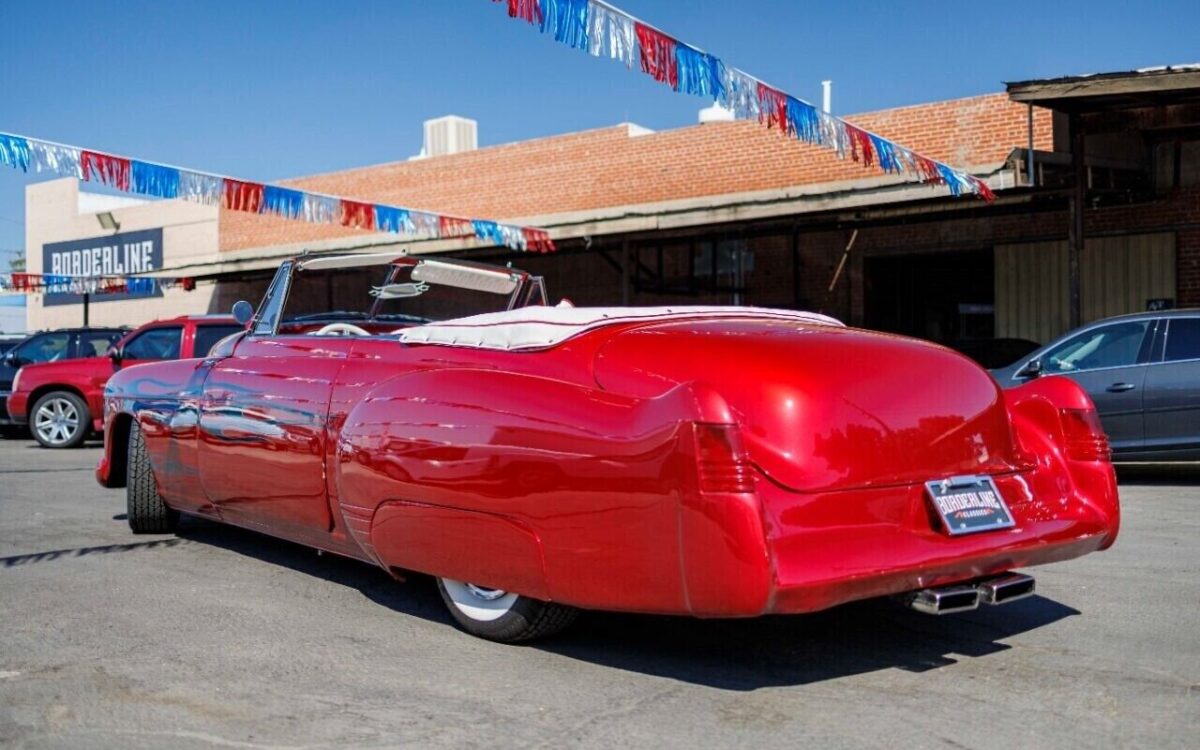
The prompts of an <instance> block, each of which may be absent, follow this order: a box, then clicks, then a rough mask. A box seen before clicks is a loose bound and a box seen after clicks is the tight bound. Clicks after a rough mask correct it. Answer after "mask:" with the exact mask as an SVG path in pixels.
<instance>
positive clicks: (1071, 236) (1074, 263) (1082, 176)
mask: <svg viewBox="0 0 1200 750" xmlns="http://www.w3.org/2000/svg"><path fill="white" fill-rule="evenodd" d="M1070 125H1071V128H1070V129H1071V166H1072V169H1073V172H1074V175H1075V179H1074V184H1073V185H1072V188H1073V189H1072V191H1071V201H1070V219H1071V225H1070V227H1069V228H1068V231H1067V279H1068V288H1069V292H1068V307H1069V312H1070V316H1071V320H1070V323H1071V329H1072V330H1073V329H1075V328H1078V327H1079V326H1081V325H1083V306H1082V303H1081V301H1080V292H1079V259H1080V257H1082V255H1083V248H1084V241H1085V238H1084V232H1083V212H1084V211H1085V210H1087V188H1088V185H1087V165H1085V164H1084V156H1085V154H1084V132H1083V123H1081V122H1080V120H1079V117H1078V115H1072V116H1071V120H1070Z"/></svg>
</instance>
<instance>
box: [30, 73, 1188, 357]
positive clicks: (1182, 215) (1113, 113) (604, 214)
mask: <svg viewBox="0 0 1200 750" xmlns="http://www.w3.org/2000/svg"><path fill="white" fill-rule="evenodd" d="M1198 76H1200V71H1198V70H1196V69H1192V68H1186V69H1164V70H1161V71H1149V72H1138V73H1129V74H1117V75H1113V76H1103V77H1089V78H1088V79H1086V80H1087V81H1089V82H1091V83H1093V84H1094V83H1097V82H1101V81H1102V82H1103V84H1104V85H1102V86H1100V87H1099V88H1096V87H1092V88H1091V89H1090V90H1091V92H1092V96H1091V97H1090V98H1087V99H1086V100H1085V99H1078V98H1077V97H1075V98H1073V97H1070V96H1067V97H1065V98H1066V99H1071V101H1069V102H1065V103H1064V96H1062V93H1061V92H1062V91H1067V90H1069V89H1071V88H1072V87H1073V86H1074V87H1078V86H1079V81H1080V80H1084V79H1069V80H1068V81H1067V82H1062V87H1061V89H1057V90H1056V89H1054V88H1053V86H1054V82H1045V81H1043V82H1027V83H1024V84H1013V85H1011V86H1010V90H1009V92H1007V93H998V94H991V95H986V96H979V97H972V98H967V99H959V100H954V101H947V102H936V103H933V104H925V105H918V106H912V107H903V108H899V109H893V110H887V111H883V112H875V113H867V114H861V115H854V116H849V117H848V118H847V119H849V120H851V121H852V122H855V123H856V124H859V125H860V126H863V127H866V128H868V129H871V130H874V131H877V132H879V133H882V134H884V135H887V136H889V137H891V138H893V139H895V140H896V141H898V142H900V143H903V144H905V145H907V146H909V147H911V148H913V149H915V150H918V151H920V152H922V153H924V154H926V155H928V156H931V157H933V158H936V159H941V160H944V161H946V162H948V163H950V164H953V165H955V166H958V167H963V168H965V169H967V170H968V171H970V172H972V173H974V174H976V175H979V176H981V177H983V178H984V179H986V180H987V181H988V183H989V184H990V185H991V187H992V188H993V190H995V191H996V193H997V195H998V198H997V200H996V201H995V202H994V203H991V204H985V203H983V202H981V201H978V200H975V199H970V198H968V199H953V198H950V197H949V196H948V195H947V194H946V191H945V189H944V188H936V187H928V186H922V185H913V184H911V183H907V182H904V181H902V180H899V179H897V178H895V177H893V176H887V175H881V174H880V173H879V172H877V171H876V170H874V169H871V168H865V167H863V166H862V165H859V164H855V163H853V162H842V161H838V160H837V159H836V158H835V157H834V156H833V155H831V154H830V153H829V152H827V151H825V150H824V149H820V148H817V147H813V146H809V145H807V144H803V143H799V142H796V141H792V140H788V139H786V138H784V137H782V136H781V135H780V134H779V133H777V132H772V131H767V130H765V129H764V128H762V127H761V126H759V125H757V124H755V123H745V122H707V123H703V124H699V125H695V126H691V127H686V128H680V129H677V130H670V131H665V132H651V131H648V130H645V129H643V128H639V127H637V126H634V125H629V124H624V125H619V126H615V127H610V128H602V129H598V130H592V131H586V132H580V133H571V134H567V135H561V136H555V137H550V138H542V139H537V140H532V141H524V142H520V143H512V144H505V145H499V146H492V147H488V148H483V149H476V150H471V151H467V152H462V153H452V154H446V155H438V156H432V157H429V158H423V159H417V160H408V161H400V162H394V163H389V164H381V165H377V166H371V167H364V168H359V169H350V170H346V171H341V172H335V173H330V174H324V175H314V176H310V177H304V178H299V179H296V180H292V181H290V182H289V184H292V185H295V186H299V187H303V188H306V189H309V190H315V191H319V192H326V193H332V194H337V195H344V196H347V197H356V198H361V199H365V200H372V201H380V202H387V203H393V204H399V205H407V206H412V207H415V208H426V209H430V210H437V211H445V212H450V213H456V214H462V215H471V216H486V217H489V218H496V219H500V220H504V221H513V222H519V223H526V224H533V225H538V226H543V227H546V228H548V229H549V230H550V231H551V234H552V236H554V238H555V239H556V241H557V242H558V245H559V248H560V250H559V252H558V253H555V254H553V255H550V256H528V255H521V256H519V257H518V256H514V255H513V254H511V253H509V252H507V251H504V250H499V249H495V248H481V247H470V248H468V249H464V245H463V244H462V243H461V242H454V243H451V242H405V243H397V241H396V238H395V237H394V236H387V235H377V234H368V233H356V232H353V231H352V230H347V229H343V228H340V227H325V226H313V225H307V224H301V223H296V222H289V221H285V220H282V219H277V218H272V217H261V216H252V215H246V214H241V213H236V212H225V211H219V212H217V211H213V212H212V215H205V216H198V215H197V216H192V217H190V221H191V224H190V225H189V226H193V227H194V226H196V225H197V223H204V222H211V223H212V226H213V228H215V232H214V233H213V234H215V238H216V239H215V243H213V244H212V245H211V246H208V247H207V248H206V249H203V250H197V249H196V248H195V247H189V249H188V254H187V256H186V257H184V256H183V255H178V256H177V255H176V254H174V253H173V252H171V249H170V248H169V247H167V248H166V249H165V251H164V256H163V257H164V261H163V269H162V270H163V271H164V272H170V273H172V274H176V275H191V276H195V277H197V278H199V279H201V280H202V284H201V286H200V287H199V289H198V290H197V291H196V292H191V293H188V294H190V295H191V296H188V297H186V298H184V297H179V296H178V295H176V297H177V299H176V300H175V303H176V304H177V305H184V306H186V307H188V308H191V307H203V308H204V309H205V310H212V311H216V310H223V309H227V308H228V305H229V304H230V303H231V302H232V301H233V300H234V299H237V298H240V297H245V298H250V299H255V298H257V296H258V295H259V294H261V291H262V289H263V286H264V285H265V282H266V279H267V278H268V276H269V273H270V269H272V268H273V267H274V266H275V265H276V263H277V262H278V260H279V259H280V258H282V257H286V256H289V255H292V254H295V253H298V252H300V251H301V250H305V249H307V250H313V251H320V250H332V249H366V248H379V247H393V246H395V247H400V246H404V247H407V248H408V249H409V250H410V251H411V252H451V253H465V254H467V255H470V256H472V257H481V258H489V257H490V258H494V259H497V260H504V261H507V260H512V261H513V262H514V263H515V264H517V265H520V266H521V267H523V268H526V269H527V270H530V271H534V272H537V273H541V274H543V275H545V276H546V278H547V281H548V284H549V288H550V290H551V294H552V296H554V297H555V298H557V297H560V296H565V297H569V298H571V299H572V300H573V301H574V302H576V304H614V303H626V304H657V303H663V302H674V303H676V304H687V303H698V304H702V303H713V302H721V303H736V304H755V305H768V306H781V307H798V308H805V309H820V310H823V311H825V312H827V313H830V314H833V315H836V316H838V317H841V318H843V319H845V320H847V321H849V322H852V323H855V324H860V325H867V326H870V327H875V328H882V329H887V330H895V331H898V332H903V333H910V334H915V335H919V336H924V337H928V338H932V339H935V340H942V341H948V340H953V339H961V338H991V337H993V336H1008V337H1021V338H1031V339H1035V340H1038V341H1044V340H1046V339H1048V338H1050V337H1051V336H1053V335H1056V334H1058V333H1061V332H1062V331H1064V330H1066V329H1067V328H1069V327H1070V326H1071V323H1072V320H1073V318H1076V319H1078V320H1083V321H1086V320H1090V319H1094V318H1098V317H1103V316H1105V315H1111V314H1116V313H1120V312H1127V311H1132V310H1138V309H1144V308H1145V306H1146V305H1147V304H1148V303H1152V304H1173V305H1177V306H1184V305H1200V116H1197V115H1196V107H1197V106H1198V105H1197V97H1198V94H1200V81H1197V77H1198ZM1106 87H1107V88H1106ZM1113 87H1117V88H1119V89H1121V92H1120V93H1119V94H1114V93H1113V92H1112V91H1111V89H1112V88H1113ZM1142 89H1145V90H1142ZM1056 92H1057V93H1056ZM1131 92H1132V93H1131ZM1114 97H1115V98H1114ZM1122 97H1123V98H1122ZM1080 133H1084V135H1082V136H1079V134H1080ZM1080 141H1082V143H1080ZM1080 146H1082V150H1081V151H1080V150H1079V148H1078V147H1080ZM1073 149H1074V150H1073ZM1080 154H1081V155H1082V158H1081V159H1079V165H1080V168H1079V169H1076V168H1075V165H1074V164H1073V161H1072V158H1073V156H1075V155H1080ZM1077 179H1079V180H1081V181H1082V183H1081V184H1083V185H1084V191H1083V193H1082V197H1081V195H1080V193H1079V192H1078V191H1076V190H1075V187H1074V185H1075V181H1076V180H1077ZM38 187H39V186H33V187H31V191H33V190H35V189H37V188H38ZM33 200H34V195H33V194H32V193H31V196H30V201H31V202H32V201H33ZM165 203H170V202H157V203H151V204H147V205H142V206H134V207H131V208H128V209H121V211H129V212H137V211H142V212H143V214H144V215H143V216H141V217H140V218H138V219H137V226H139V227H141V226H144V225H145V223H146V222H149V223H151V224H152V223H153V219H152V218H149V215H150V214H151V213H152V212H155V211H160V210H163V208H164V204H165ZM1076 207H1079V210H1078V211H1076V210H1075V208H1076ZM29 210H30V211H35V210H36V207H35V206H33V205H31V206H30V208H29ZM115 213H118V214H119V213H120V211H117V212H115ZM118 218H119V217H118ZM27 223H31V225H34V224H36V225H37V226H45V225H46V222H43V221H35V222H27ZM191 231H192V232H193V233H194V232H195V231H196V230H194V229H193V230H191ZM193 236H194V235H193ZM47 239H48V238H47V237H40V238H39V241H42V242H44V241H47ZM72 239H73V238H72ZM31 240H32V238H31ZM35 244H36V243H35ZM32 246H33V245H31V247H32ZM847 248H849V251H848V252H847ZM30 255H31V259H34V258H36V257H37V254H36V253H31V254H30ZM839 269H840V270H839ZM30 270H34V271H36V270H38V269H37V268H33V267H31V269H30ZM206 280H207V281H215V282H216V283H215V284H213V285H205V284H204V283H203V282H204V281H206ZM111 304H112V305H113V307H105V306H96V307H95V309H94V311H93V322H138V321H133V320H121V321H115V320H114V321H108V320H107V316H109V315H113V316H120V315H122V314H126V315H127V314H128V313H126V312H124V311H123V310H122V309H120V308H123V307H124V306H123V305H119V303H111ZM30 308H31V311H30V320H31V324H32V323H33V322H34V318H35V316H36V315H37V314H38V312H37V308H38V306H37V305H36V304H31V306H30ZM198 311H199V310H198Z"/></svg>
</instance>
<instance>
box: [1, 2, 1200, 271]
mask: <svg viewBox="0 0 1200 750" xmlns="http://www.w3.org/2000/svg"><path fill="white" fill-rule="evenodd" d="M14 3H16V0H12V2H10V4H9V6H8V7H6V9H5V11H4V13H3V16H4V31H3V35H2V37H0V39H2V41H0V70H2V71H4V74H3V78H2V83H0V130H5V131H9V132H17V133H24V134H26V135H32V136H36V137H41V138H47V139H50V140H57V141H62V142H66V143H71V144H74V145H80V146H89V147H93V148H97V149H101V150H107V151H113V152H117V153H122V154H126V155H129V156H134V157H140V158H144V159H150V160H158V161H164V162H170V163H173V164H178V165H181V166H188V167H194V168H197V169H203V170H207V171H213V172H221V173H225V174H231V175H234V176H241V177H246V178H250V179H258V180H274V179H279V178H284V177H289V176H297V175H304V174H311V173H314V172H322V171H330V170H336V169H341V168H345V167H351V166H357V165H363V164H372V163H379V162H384V161H392V160H397V159H404V158H407V157H408V156H410V155H412V154H414V153H416V151H417V150H418V149H419V148H420V142H421V127H420V125H421V121H422V120H425V119H427V118H430V117H436V116H439V115H443V114H451V113H453V114H461V115H465V116H468V117H473V118H475V119H477V120H479V127H480V141H481V145H490V144H496V143H504V142H508V141H514V140H522V139H526V138H533V137H537V136H542V135H548V134H554V133H561V132H567V131H573V130H581V129H586V128H594V127H600V126H605V125H610V124H613V123H616V122H620V121H623V120H630V121H633V122H637V123H640V124H642V125H645V126H648V127H651V128H655V129H665V128H672V127H679V126H682V125H687V124H690V123H692V122H694V121H695V116H696V111H697V109H699V108H700V107H701V106H703V105H704V103H703V102H702V101H701V100H700V99H698V98H694V97H689V96H684V95H681V94H673V93H671V92H670V91H669V90H668V89H667V88H666V87H665V86H662V85H660V84H656V83H654V82H653V81H651V80H650V79H649V78H647V77H644V76H642V75H640V74H638V73H630V72H627V71H626V70H624V68H623V67H621V66H620V65H619V64H617V63H616V62H613V61H609V60H603V59H595V58H591V57H589V56H587V55H586V54H584V53H582V52H579V51H576V50H572V49H569V48H567V47H565V46H563V45H559V44H556V43H555V42H554V41H553V40H552V39H550V38H548V37H544V36H542V35H541V34H539V33H537V32H536V31H535V30H534V29H533V28H532V27H529V26H527V25H525V24H524V23H521V22H518V21H514V20H510V19H509V18H508V17H507V15H506V13H505V11H504V7H503V4H493V3H492V2H490V1H489V0H442V1H441V2H433V1H430V0H426V1H425V2H415V1H414V0H401V1H399V2H397V1H395V0H392V1H390V2H389V1H385V0H337V1H336V2H335V1H330V0H326V1H325V2H316V1H314V0H289V1H287V2H282V1H269V0H262V1H261V2H245V1H244V0H243V1H239V2H233V1H231V0H208V1H206V2H196V1H195V0H186V1H185V0H153V1H151V0H136V1H135V0H124V1H122V2H97V1H96V0H90V1H71V2H66V1H56V0H44V1H43V2H40V3H29V2H25V3H19V5H20V8H19V9H18V8H17V7H16V5H15V4H14ZM617 5H619V6H621V7H623V8H624V9H625V10H626V11H628V12H630V13H633V14H635V15H638V16H640V17H642V18H644V19H646V20H647V21H649V22H651V23H654V24H656V25H658V26H660V27H661V28H663V29H664V30H666V31H667V32H669V33H673V34H675V35H676V36H678V37H680V38H681V39H683V40H685V41H688V42H690V43H691V44H694V45H697V46H700V47H703V48H705V49H707V50H709V51H711V52H713V53H715V54H717V55H719V56H721V57H722V58H724V59H725V60H726V62H728V63H730V64H733V65H736V66H738V67H740V68H742V69H744V70H746V71H748V72H750V73H753V74H754V75H757V76H759V77H760V78H763V79H765V80H767V81H770V82H771V83H773V84H775V85H777V86H779V87H781V88H783V89H785V90H787V91H788V92H789V93H792V94H794V95H796V96H800V97H802V98H807V99H809V100H813V101H817V100H819V96H820V81H821V79H823V78H830V79H833V81H834V110H835V111H836V112H837V113H839V114H850V113H854V112H863V111H869V110H873V109H881V108H885V107H892V106H897V105H903V104H913V103H918V102H926V101H933V100H938V99H946V98H954V97H962V96H970V95H974V94H980V93H985V92H993V91H999V90H1002V82H1003V81H1013V80H1024V79H1029V78H1041V77H1051V76H1059V75H1071V74H1079V73H1089V72H1099V71H1116V70H1127V69H1133V68H1138V67H1145V66H1151V65H1162V64H1178V63H1190V62H1198V61H1200V40H1198V37H1197V30H1198V29H1200V2H1197V1H1196V0H1179V1H1178V2H1176V1H1174V0H1152V1H1151V2H1141V3H1130V2H1118V1H1116V0H1093V1H1092V2H1075V1H1071V2H1066V1H1060V0H1054V1H1052V2H1047V1H1046V0H1041V1H1039V2H1027V1H1025V0H1020V1H1018V2H994V3H987V2H984V3H971V2H961V1H960V2H918V1H915V0H914V1H913V2H907V3H899V2H894V3H893V2H852V1H851V0H842V1H841V2H818V1H816V0H812V1H806V2H798V1H795V0H772V1H771V2H767V1H766V0H737V1H736V2H710V1H706V0H691V1H690V2H685V1H684V0H675V1H674V2H667V0H618V2H617ZM27 179H28V178H25V177H23V176H22V175H20V174H19V173H16V172H15V171H12V170H8V169H4V170H3V171H0V250H11V249H13V248H19V247H22V246H23V244H24V228H23V226H22V224H21V223H20V222H21V221H22V220H23V218H24V185H25V184H26V181H27ZM426 208H431V209H436V208H437V207H436V206H428V207H426ZM9 257H11V256H10V255H0V268H3V267H6V266H7V264H6V263H3V261H4V260H7V259H8V258H9Z"/></svg>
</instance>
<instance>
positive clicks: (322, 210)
mask: <svg viewBox="0 0 1200 750" xmlns="http://www.w3.org/2000/svg"><path fill="white" fill-rule="evenodd" d="M340 204H341V201H339V200H338V199H337V198H330V197H329V196H327V195H313V194H312V193H305V194H304V209H303V211H302V212H301V213H302V214H303V216H304V220H305V221H307V222H309V223H312V224H333V223H336V222H337V221H340V220H341V210H342V207H341V205H340Z"/></svg>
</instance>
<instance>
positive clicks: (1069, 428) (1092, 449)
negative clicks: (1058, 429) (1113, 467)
mask: <svg viewBox="0 0 1200 750" xmlns="http://www.w3.org/2000/svg"><path fill="white" fill-rule="evenodd" d="M1059 415H1060V417H1061V419H1062V426H1063V435H1064V436H1065V437H1066V439H1067V456H1068V457H1069V458H1073V459H1075V460H1076V461H1096V460H1101V459H1103V460H1107V459H1108V458H1109V456H1110V455H1111V451H1110V449H1109V445H1108V436H1107V435H1105V434H1104V427H1103V426H1102V425H1101V424H1100V415H1099V414H1097V413H1096V410H1095V409H1061V410H1060V411H1059Z"/></svg>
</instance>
